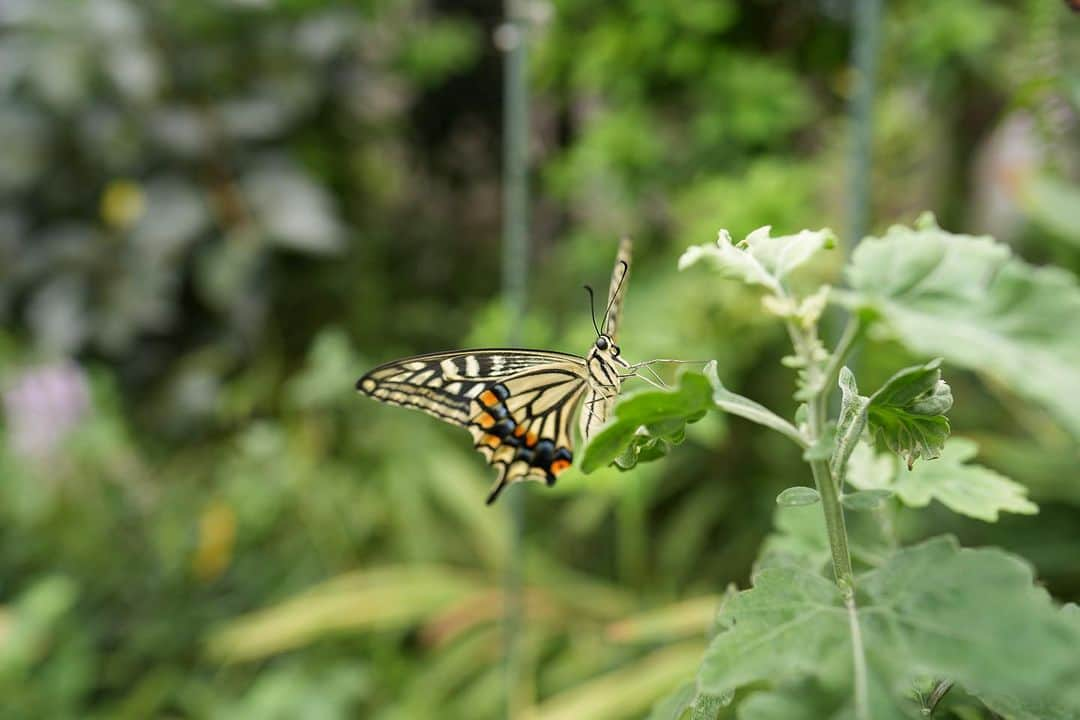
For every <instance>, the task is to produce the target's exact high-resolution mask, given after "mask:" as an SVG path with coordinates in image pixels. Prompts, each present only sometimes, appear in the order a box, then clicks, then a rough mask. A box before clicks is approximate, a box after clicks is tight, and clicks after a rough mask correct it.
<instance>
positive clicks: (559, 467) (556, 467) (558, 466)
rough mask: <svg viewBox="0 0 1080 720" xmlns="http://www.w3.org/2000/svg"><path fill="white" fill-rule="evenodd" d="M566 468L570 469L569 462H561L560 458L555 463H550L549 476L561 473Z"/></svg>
mask: <svg viewBox="0 0 1080 720" xmlns="http://www.w3.org/2000/svg"><path fill="white" fill-rule="evenodd" d="M568 467H570V461H569V460H563V459H562V458H560V459H558V460H556V461H555V462H553V463H551V474H552V475H558V474H559V473H561V472H562V471H563V470H565V469H566V468H568Z"/></svg>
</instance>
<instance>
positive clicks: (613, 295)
mask: <svg viewBox="0 0 1080 720" xmlns="http://www.w3.org/2000/svg"><path fill="white" fill-rule="evenodd" d="M619 264H620V265H622V269H623V271H622V275H621V276H620V277H619V283H618V285H616V286H615V292H613V293H611V300H609V301H608V304H607V307H606V308H605V309H604V326H603V328H601V329H602V330H607V321H608V314H609V313H610V312H611V307H612V306H613V305H614V304H615V301H616V300H617V299H618V298H619V290H622V284H623V280H625V279H626V276H627V275H629V274H630V266H629V265H628V264H627V262H626V261H625V260H620V261H619ZM597 332H600V331H599V330H598V331H597ZM600 334H601V335H602V334H603V333H600Z"/></svg>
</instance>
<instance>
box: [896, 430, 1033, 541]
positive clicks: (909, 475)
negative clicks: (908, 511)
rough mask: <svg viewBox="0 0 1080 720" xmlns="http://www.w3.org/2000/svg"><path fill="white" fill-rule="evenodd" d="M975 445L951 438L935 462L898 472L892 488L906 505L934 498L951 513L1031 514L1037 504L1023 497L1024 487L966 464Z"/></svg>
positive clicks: (980, 515)
mask: <svg viewBox="0 0 1080 720" xmlns="http://www.w3.org/2000/svg"><path fill="white" fill-rule="evenodd" d="M977 452H978V446H977V445H976V444H975V443H974V442H972V441H971V440H966V439H963V438H953V439H952V440H950V441H949V442H948V444H947V445H946V446H945V450H944V452H942V454H941V458H940V459H939V460H938V461H937V462H933V463H923V464H921V465H919V466H918V467H916V468H914V469H913V470H911V471H909V472H901V473H900V475H899V477H898V478H897V479H896V482H895V484H894V485H893V489H894V490H895V491H896V494H897V496H898V497H899V498H900V500H901V501H902V502H903V503H904V504H905V505H908V506H910V507H925V506H926V505H928V504H929V503H930V501H931V500H937V501H939V502H940V503H941V504H943V505H945V506H946V507H947V508H949V509H950V510H952V511H953V512H957V513H960V514H961V515H967V516H968V517H973V518H977V519H979V520H985V521H987V522H996V521H997V519H998V513H1000V512H1012V513H1019V514H1021V515H1034V514H1035V513H1037V512H1038V511H1039V508H1038V506H1037V505H1036V504H1035V503H1033V502H1031V501H1030V500H1028V499H1027V488H1025V487H1024V486H1023V485H1020V484H1019V483H1016V482H1013V481H1012V480H1010V479H1009V478H1007V477H1005V476H1004V475H1001V474H1000V473H997V472H994V471H993V470H990V469H989V468H985V467H982V466H981V465H972V464H969V461H970V460H971V459H972V458H974V457H975V455H976V453H977Z"/></svg>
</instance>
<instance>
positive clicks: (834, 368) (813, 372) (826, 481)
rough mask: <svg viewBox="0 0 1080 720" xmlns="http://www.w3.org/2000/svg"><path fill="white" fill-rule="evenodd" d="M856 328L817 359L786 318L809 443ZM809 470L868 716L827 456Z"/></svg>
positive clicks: (811, 340) (813, 333)
mask: <svg viewBox="0 0 1080 720" xmlns="http://www.w3.org/2000/svg"><path fill="white" fill-rule="evenodd" d="M861 330H862V326H861V323H860V322H859V320H858V319H857V318H856V317H851V318H849V319H848V322H847V325H846V326H845V328H844V332H843V335H842V336H841V338H840V341H839V342H838V344H837V346H836V349H835V350H834V351H833V352H832V353H830V354H829V356H828V357H827V358H826V359H824V360H822V359H820V358H819V357H817V356H816V353H815V351H816V349H819V348H820V343H819V341H818V336H817V329H816V328H804V327H799V326H798V325H795V324H794V323H789V324H788V333H789V334H790V335H791V337H792V342H793V345H794V347H795V352H796V354H798V355H799V356H800V358H801V359H802V364H803V367H804V376H803V382H804V387H805V388H806V389H808V390H809V391H810V392H809V395H807V396H806V404H807V407H806V409H807V413H806V417H807V422H806V425H807V435H808V436H809V437H808V440H809V441H810V445H811V448H814V447H815V446H817V445H818V444H819V441H820V440H821V439H822V436H823V435H824V434H825V430H826V419H827V417H828V415H827V413H828V401H829V395H830V394H831V393H832V390H833V387H834V386H835V385H836V381H837V377H838V375H839V373H840V368H841V367H843V364H844V360H845V358H846V357H847V356H848V354H849V353H850V352H851V349H852V347H853V346H854V344H855V341H856V340H857V339H858V337H859V335H860V333H861ZM809 462H810V471H811V472H812V473H813V475H814V485H815V486H816V487H817V491H818V494H819V495H820V496H821V506H822V512H823V513H824V514H825V531H826V533H827V535H828V538H829V550H830V552H831V554H832V565H833V575H834V576H835V577H836V584H837V585H838V586H839V588H840V592H841V593H842V594H843V597H844V606H845V607H846V608H847V611H848V624H849V627H850V631H851V656H852V668H853V673H854V678H853V684H854V686H855V690H854V692H855V697H854V704H855V717H856V718H858V720H870V699H869V696H870V691H869V681H868V679H867V670H866V650H865V648H864V647H863V641H862V629H861V628H860V627H859V616H858V612H857V608H856V606H855V573H854V571H853V570H852V567H851V550H850V549H849V548H848V537H847V527H846V526H845V523H844V507H843V505H841V504H840V488H839V486H838V484H837V482H836V480H835V479H834V478H833V476H832V473H831V472H830V470H829V461H828V460H827V459H825V458H822V457H819V456H818V455H815V456H814V457H813V459H811V460H810V461H809Z"/></svg>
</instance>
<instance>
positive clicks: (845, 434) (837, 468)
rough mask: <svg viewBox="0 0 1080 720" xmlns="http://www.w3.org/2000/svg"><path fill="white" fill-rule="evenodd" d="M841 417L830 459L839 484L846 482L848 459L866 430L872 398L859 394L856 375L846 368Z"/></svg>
mask: <svg viewBox="0 0 1080 720" xmlns="http://www.w3.org/2000/svg"><path fill="white" fill-rule="evenodd" d="M839 385H840V394H841V398H840V417H839V419H838V420H837V422H836V448H835V449H834V450H833V453H832V457H831V458H830V459H829V468H830V469H831V470H832V476H833V477H834V478H836V480H837V482H840V483H842V482H843V481H844V473H845V472H846V470H847V463H848V458H850V457H851V453H852V452H853V451H854V450H855V446H856V445H857V444H858V442H859V438H861V437H862V434H863V430H864V429H865V428H866V413H867V409H868V408H869V407H870V398H868V397H864V396H862V395H860V394H859V387H858V385H857V384H856V382H855V375H854V374H853V373H852V372H851V370H849V369H848V368H846V367H843V368H840V378H839Z"/></svg>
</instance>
